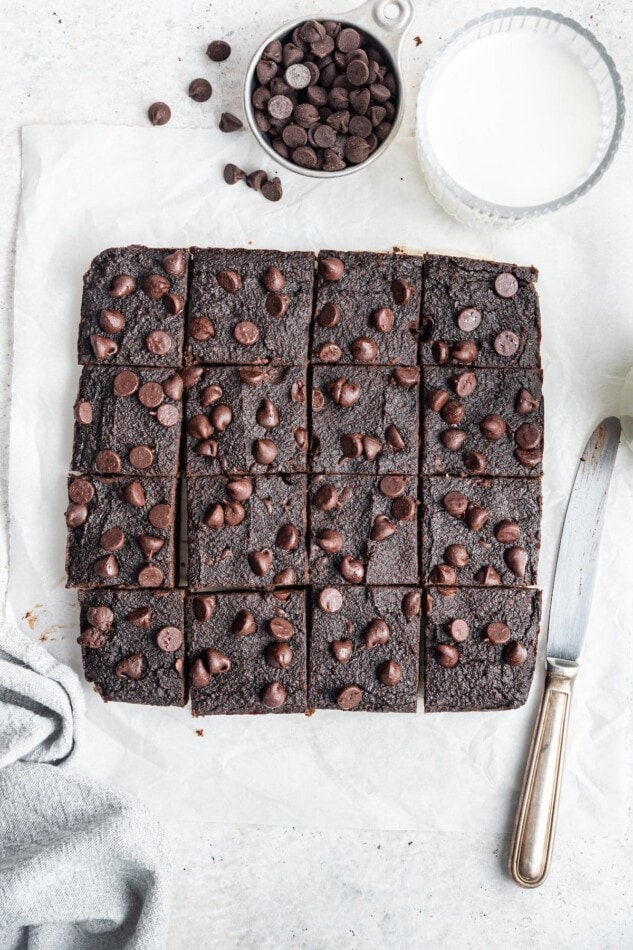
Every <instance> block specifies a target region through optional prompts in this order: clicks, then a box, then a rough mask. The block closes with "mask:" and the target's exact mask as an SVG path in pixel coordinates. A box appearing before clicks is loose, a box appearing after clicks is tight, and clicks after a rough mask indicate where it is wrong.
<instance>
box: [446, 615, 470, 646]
mask: <svg viewBox="0 0 633 950" xmlns="http://www.w3.org/2000/svg"><path fill="white" fill-rule="evenodd" d="M448 632H449V634H450V635H451V637H452V638H453V640H454V641H455V643H464V642H465V641H466V640H468V634H469V630H468V624H467V623H466V621H465V620H459V619H457V620H451V621H450V623H449V624H448Z"/></svg>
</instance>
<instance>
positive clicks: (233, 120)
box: [218, 112, 244, 132]
mask: <svg viewBox="0 0 633 950" xmlns="http://www.w3.org/2000/svg"><path fill="white" fill-rule="evenodd" d="M218 127H219V129H220V132H239V130H240V129H243V128H244V123H243V122H242V120H241V119H238V117H237V116H236V115H233V113H232V112H223V113H222V115H221V116H220V121H219V123H218Z"/></svg>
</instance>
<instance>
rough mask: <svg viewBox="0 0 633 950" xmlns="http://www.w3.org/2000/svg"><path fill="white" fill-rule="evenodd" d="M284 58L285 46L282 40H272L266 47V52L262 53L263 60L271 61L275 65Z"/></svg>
mask: <svg viewBox="0 0 633 950" xmlns="http://www.w3.org/2000/svg"><path fill="white" fill-rule="evenodd" d="M282 56H283V46H282V44H281V40H271V41H270V43H268V44H267V45H266V46H265V47H264V52H263V53H262V58H263V59H270V60H272V62H273V63H280V62H281V60H282Z"/></svg>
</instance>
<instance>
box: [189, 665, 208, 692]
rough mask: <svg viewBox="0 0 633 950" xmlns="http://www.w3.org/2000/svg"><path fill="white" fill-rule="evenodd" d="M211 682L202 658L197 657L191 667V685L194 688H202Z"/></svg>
mask: <svg viewBox="0 0 633 950" xmlns="http://www.w3.org/2000/svg"><path fill="white" fill-rule="evenodd" d="M210 682H211V674H210V673H209V671H208V670H207V668H206V667H205V665H204V663H203V662H202V659H201V658H200V657H198V658H197V659H196V660H194V661H193V665H192V667H191V685H192V686H193V687H194V689H203V688H204V687H205V686H208V685H209V683H210Z"/></svg>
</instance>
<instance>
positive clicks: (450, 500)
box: [442, 491, 468, 518]
mask: <svg viewBox="0 0 633 950" xmlns="http://www.w3.org/2000/svg"><path fill="white" fill-rule="evenodd" d="M442 504H443V505H444V507H445V509H446V510H447V511H448V513H449V515H452V516H453V518H461V517H462V515H464V514H465V513H466V509H467V507H468V499H467V498H466V495H464V494H463V492H460V491H449V492H447V493H446V495H444V498H443V499H442Z"/></svg>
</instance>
